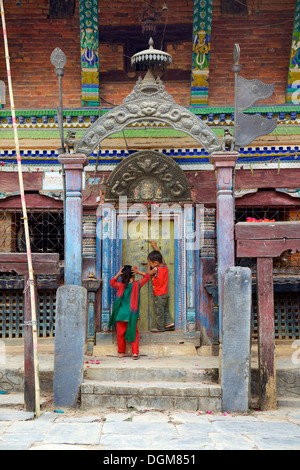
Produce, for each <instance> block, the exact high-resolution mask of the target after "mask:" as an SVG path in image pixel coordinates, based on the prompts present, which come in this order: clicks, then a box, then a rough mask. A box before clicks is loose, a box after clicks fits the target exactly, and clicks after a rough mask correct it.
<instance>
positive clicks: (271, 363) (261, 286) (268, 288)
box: [256, 258, 277, 411]
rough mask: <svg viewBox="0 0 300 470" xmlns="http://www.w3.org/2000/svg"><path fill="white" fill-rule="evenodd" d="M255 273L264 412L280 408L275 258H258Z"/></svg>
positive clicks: (261, 401)
mask: <svg viewBox="0 0 300 470" xmlns="http://www.w3.org/2000/svg"><path fill="white" fill-rule="evenodd" d="M256 276H257V281H256V284H257V302H258V367H259V386H260V409H261V410H263V411H265V410H274V409H276V408H277V399H276V366H275V337H274V291H273V258H257V274H256Z"/></svg>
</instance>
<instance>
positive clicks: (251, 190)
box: [0, 0, 300, 346]
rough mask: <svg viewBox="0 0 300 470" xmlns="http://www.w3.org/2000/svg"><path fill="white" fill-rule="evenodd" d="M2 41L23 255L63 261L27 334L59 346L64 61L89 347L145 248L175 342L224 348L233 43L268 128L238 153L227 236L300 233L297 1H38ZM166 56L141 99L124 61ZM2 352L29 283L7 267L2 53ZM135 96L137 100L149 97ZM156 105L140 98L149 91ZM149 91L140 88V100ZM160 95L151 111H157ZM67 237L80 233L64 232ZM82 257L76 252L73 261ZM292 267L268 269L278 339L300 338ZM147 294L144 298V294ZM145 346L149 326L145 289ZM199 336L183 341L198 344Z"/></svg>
mask: <svg viewBox="0 0 300 470" xmlns="http://www.w3.org/2000/svg"><path fill="white" fill-rule="evenodd" d="M6 3H7V5H4V7H5V14H6V22H7V34H8V41H9V49H10V60H11V69H12V80H13V89H14V98H15V105H16V115H17V123H18V134H19V139H20V147H21V157H22V167H23V172H24V184H25V194H26V203H27V209H28V214H29V228H30V237H31V245H32V251H33V253H40V254H41V253H44V254H53V253H57V254H59V271H60V274H57V275H49V274H48V272H47V269H45V270H44V271H45V272H44V274H43V270H42V269H41V267H39V274H38V278H37V288H38V331H39V335H40V336H43V337H52V336H54V335H55V302H56V290H57V288H58V287H59V286H60V285H62V284H63V283H64V267H65V244H66V243H68V240H66V239H65V236H64V234H65V231H64V227H65V220H64V187H63V167H62V165H61V163H60V161H59V159H58V157H59V154H60V153H61V152H62V151H61V139H60V134H59V118H58V107H59V83H58V79H57V76H56V74H55V71H54V68H53V65H52V64H51V62H50V56H51V53H52V51H53V50H54V49H55V48H56V47H59V48H60V49H61V50H62V51H63V52H64V53H65V55H66V58H67V63H66V66H65V72H64V76H63V79H62V92H63V93H62V99H63V127H64V143H65V151H66V152H67V153H69V152H70V153H84V154H85V155H87V157H88V164H87V166H85V168H84V174H83V181H82V187H83V190H82V205H83V218H82V232H83V246H82V259H83V263H82V279H83V284H84V285H86V286H88V285H89V284H88V282H89V281H91V280H94V281H98V283H97V282H96V283H95V285H96V286H97V288H93V289H92V290H91V292H93V294H92V295H91V296H90V304H91V310H90V311H91V312H92V314H91V315H90V318H89V321H90V325H92V327H91V329H89V334H90V340H91V341H92V342H93V341H94V342H95V341H96V336H97V334H98V338H100V339H99V341H100V340H101V334H102V333H106V332H107V331H108V322H109V317H110V314H111V311H112V305H113V301H114V295H115V294H114V292H113V290H112V289H111V287H110V285H109V280H110V279H111V278H112V277H113V276H114V275H115V274H116V273H117V272H118V270H119V268H120V266H122V265H124V264H132V265H135V266H138V267H139V268H140V269H141V270H144V271H145V270H146V268H147V255H148V253H149V251H151V243H150V242H151V240H153V239H155V240H156V241H157V243H158V246H159V248H160V249H161V251H162V252H163V255H164V257H165V260H166V262H167V264H168V266H169V268H170V280H169V290H170V299H171V300H170V302H171V314H172V317H173V318H174V322H175V328H176V330H177V331H181V332H183V333H184V334H190V336H191V337H198V338H199V346H200V344H201V345H211V346H215V345H217V344H218V341H219V329H220V323H219V314H218V306H219V295H218V273H217V271H218V269H217V267H218V248H217V247H218V237H221V236H222V235H223V234H221V233H219V232H218V230H217V214H216V207H217V194H218V187H217V179H216V169H215V167H214V165H213V163H212V160H211V155H212V154H213V153H214V152H217V151H220V150H221V149H223V150H224V151H226V149H225V148H224V133H225V134H226V133H227V134H228V133H229V134H230V135H233V134H234V132H233V129H234V121H235V116H234V94H235V79H234V73H233V72H232V64H233V60H234V59H233V57H232V54H233V48H234V44H236V43H238V44H239V45H240V50H241V56H240V64H241V66H242V70H241V76H243V77H245V78H246V79H249V80H254V79H258V80H260V81H261V82H263V83H266V84H271V83H273V84H274V85H275V87H274V92H273V93H272V95H271V96H270V97H268V98H267V99H266V100H264V101H263V102H259V103H257V104H255V105H253V106H252V107H251V108H249V109H248V110H246V111H245V113H246V114H247V115H249V116H256V115H257V114H259V115H261V116H262V117H263V118H266V119H277V126H276V128H275V129H274V130H273V131H272V132H271V133H270V134H268V135H262V136H259V137H257V138H255V139H254V140H253V142H252V143H251V144H250V145H248V146H247V145H245V146H244V147H241V148H239V152H238V158H237V160H236V163H235V169H234V175H233V185H232V187H231V188H230V190H231V191H232V193H233V196H234V222H235V224H237V223H239V222H245V223H246V222H247V223H249V226H250V224H251V223H253V222H257V221H259V222H260V223H261V224H263V223H264V222H267V221H272V222H289V221H299V220H300V163H299V161H298V160H299V122H300V112H299V96H298V90H299V89H300V85H299V83H300V82H299V80H300V68H299V66H300V59H299V50H300V41H299V34H300V33H299V31H300V30H299V28H300V26H299V8H300V2H299V1H298V0H296V1H295V0H290V1H288V2H283V1H282V2H280V1H279V2H276V3H274V1H272V0H265V1H264V2H261V1H260V0H257V2H252V3H251V2H248V1H246V0H245V1H244V2H242V3H241V2H238V1H235V0H201V1H199V0H194V1H190V2H184V1H182V0H168V1H166V2H162V1H158V0H155V1H152V2H145V1H142V0H138V1H136V2H126V1H121V0H116V1H114V2H110V3H108V2H103V1H101V0H90V1H84V0H76V1H75V0H68V1H66V2H63V3H64V5H63V6H62V5H61V2H58V1H55V0H45V1H43V2H39V4H38V5H37V2H33V1H31V0H22V1H21V2H15V1H13V2H6ZM150 37H152V39H153V41H154V45H155V48H156V49H158V50H164V51H165V52H167V53H168V54H170V55H171V56H172V64H170V65H168V67H160V69H159V70H157V72H156V75H155V77H154V81H153V80H152V79H151V80H152V81H151V80H150V82H149V83H150V84H149V83H148V82H147V80H145V75H146V70H145V69H144V67H143V66H142V65H139V64H134V65H132V63H131V57H132V56H134V55H135V54H138V53H139V52H140V51H143V50H145V49H147V48H148V43H149V38H150ZM0 80H1V82H0V84H1V86H0V100H1V109H0V136H1V141H0V163H1V167H0V170H1V171H0V266H1V269H0V337H2V338H22V337H23V310H24V294H23V290H24V276H23V275H22V274H20V273H18V272H14V271H13V270H9V271H8V270H7V267H6V266H5V263H4V257H2V258H3V259H1V255H5V256H6V258H5V260H6V259H7V256H9V254H11V255H13V254H15V253H24V252H25V235H24V222H23V220H22V211H21V200H20V192H19V184H18V172H17V165H16V152H15V143H14V136H13V125H12V117H11V112H10V97H9V93H8V88H7V77H6V67H5V53H4V47H3V42H2V41H1V42H0ZM145 86H148V92H147V89H146V90H145V89H144V88H145ZM150 86H152V87H153V88H152V91H150V92H149V87H150ZM143 87H144V88H143ZM154 96H155V99H154ZM73 223H74V224H76V223H78V221H76V220H74V221H73ZM78 249H80V247H79V248H78ZM235 264H236V265H241V266H249V267H251V270H252V277H253V306H252V335H253V338H254V339H256V338H257V303H256V290H257V286H256V259H255V257H238V256H237V255H236V256H235ZM299 281H300V255H299V253H291V251H290V250H286V251H285V252H283V253H282V254H281V256H276V257H274V259H273V282H274V325H275V326H274V328H275V338H276V339H277V340H287V339H288V340H296V339H299V336H300V319H299V309H300V294H299ZM147 289H148V290H147ZM144 292H145V295H144V296H143V299H142V308H141V326H140V329H141V331H149V330H150V328H151V327H153V326H155V325H154V318H153V316H154V315H153V299H152V296H153V294H152V289H151V285H150V284H149V287H147V288H144ZM193 335H194V336H193Z"/></svg>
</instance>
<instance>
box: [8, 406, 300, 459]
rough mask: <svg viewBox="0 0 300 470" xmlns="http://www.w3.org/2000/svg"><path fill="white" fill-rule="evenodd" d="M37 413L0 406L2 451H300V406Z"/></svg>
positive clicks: (103, 457) (100, 456)
mask: <svg viewBox="0 0 300 470" xmlns="http://www.w3.org/2000/svg"><path fill="white" fill-rule="evenodd" d="M62 411H63V412H62ZM32 418H33V416H32V414H31V413H27V412H25V411H22V410H17V409H16V408H14V409H12V408H9V407H7V408H0V450H69V449H72V450H102V451H103V453H102V455H101V454H100V455H99V458H100V459H105V458H107V455H111V454H110V453H108V452H107V451H109V452H110V451H119V452H115V453H114V454H113V455H115V456H118V458H120V456H122V451H124V455H128V454H127V453H125V451H131V452H130V455H132V456H133V457H134V456H138V459H140V454H138V453H135V452H134V451H136V450H147V451H148V456H149V455H151V452H154V451H163V452H162V453H163V454H165V455H166V454H168V455H171V454H172V451H177V452H179V453H180V451H181V450H182V454H184V451H189V455H190V456H191V455H192V454H193V452H191V451H199V450H300V410H293V409H291V408H289V409H284V408H282V409H279V410H277V411H274V412H270V411H269V412H256V411H254V412H252V413H248V414H243V415H241V414H240V415H239V414H223V413H215V414H213V413H211V414H209V413H203V414H201V413H199V412H193V413H188V412H157V411H151V410H128V411H126V412H114V413H113V412H107V413H103V412H97V411H92V410H89V411H82V410H81V411H79V410H76V411H75V410H50V411H44V412H42V414H41V416H40V418H38V419H32ZM105 451H106V452H105ZM195 455H196V456H197V455H198V453H197V452H196V453H195ZM143 458H146V457H143ZM147 458H148V457H147ZM149 458H150V459H151V458H152V457H149ZM136 463H139V460H137V462H136ZM148 463H149V462H148ZM152 463H153V462H152ZM190 463H194V462H192V461H191V462H190ZM132 466H134V462H133V461H132Z"/></svg>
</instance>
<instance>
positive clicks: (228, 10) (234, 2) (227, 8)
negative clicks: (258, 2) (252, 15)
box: [221, 0, 248, 15]
mask: <svg viewBox="0 0 300 470" xmlns="http://www.w3.org/2000/svg"><path fill="white" fill-rule="evenodd" d="M221 10H222V15H248V7H247V0H222V2H221Z"/></svg>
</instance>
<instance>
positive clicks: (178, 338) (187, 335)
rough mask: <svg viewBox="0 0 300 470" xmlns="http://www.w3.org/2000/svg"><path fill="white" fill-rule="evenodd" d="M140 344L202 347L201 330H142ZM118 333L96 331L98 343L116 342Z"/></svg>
mask: <svg viewBox="0 0 300 470" xmlns="http://www.w3.org/2000/svg"><path fill="white" fill-rule="evenodd" d="M139 335H140V340H139V342H140V345H145V344H167V343H171V344H184V343H188V344H193V345H194V346H195V347H197V348H198V347H200V331H191V332H188V331H175V330H174V331H165V332H161V333H151V332H150V331H140V333H139ZM116 343H117V337H116V333H115V332H113V333H96V344H97V345H101V344H116Z"/></svg>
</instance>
